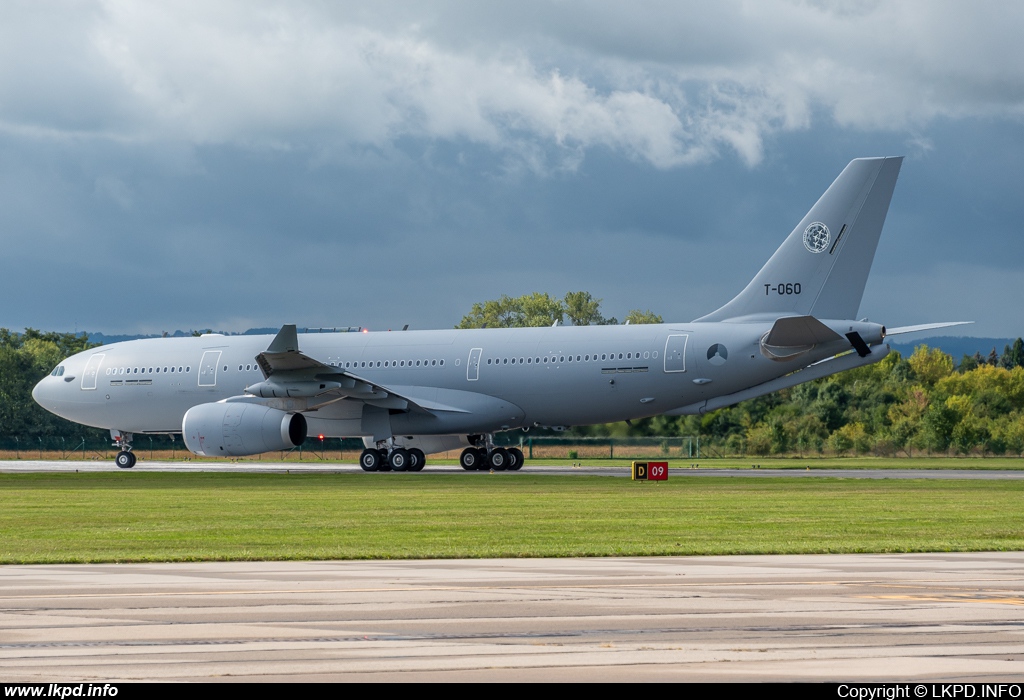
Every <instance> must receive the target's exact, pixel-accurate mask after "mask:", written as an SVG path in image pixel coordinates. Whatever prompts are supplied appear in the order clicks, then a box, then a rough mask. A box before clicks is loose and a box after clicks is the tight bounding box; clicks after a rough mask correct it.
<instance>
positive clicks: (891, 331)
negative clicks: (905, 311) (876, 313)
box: [885, 321, 974, 336]
mask: <svg viewBox="0 0 1024 700" xmlns="http://www.w3.org/2000/svg"><path fill="white" fill-rule="evenodd" d="M969 323H974V321H946V322H945V323H922V324H920V325H918V326H900V327H899V328H886V329H885V334H886V335H887V336H889V335H902V334H904V333H916V332H918V331H933V330H935V329H936V328H950V327H952V326H966V325H967V324H969Z"/></svg>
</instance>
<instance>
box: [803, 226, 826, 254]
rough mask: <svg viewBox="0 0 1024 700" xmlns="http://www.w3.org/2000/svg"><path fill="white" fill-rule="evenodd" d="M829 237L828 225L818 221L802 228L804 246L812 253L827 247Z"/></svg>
mask: <svg viewBox="0 0 1024 700" xmlns="http://www.w3.org/2000/svg"><path fill="white" fill-rule="evenodd" d="M829 238H831V236H830V235H829V232H828V226H826V225H825V224H823V223H821V222H820V221H815V222H814V223H813V224H811V225H810V226H808V227H807V228H805V229H804V248H806V249H807V250H809V251H811V252H812V253H820V252H821V251H823V250H825V248H827V247H828V241H829Z"/></svg>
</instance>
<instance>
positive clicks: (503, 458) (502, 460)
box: [487, 447, 509, 472]
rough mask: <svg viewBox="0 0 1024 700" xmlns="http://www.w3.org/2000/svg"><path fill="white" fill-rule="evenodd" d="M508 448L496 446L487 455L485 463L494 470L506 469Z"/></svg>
mask: <svg viewBox="0 0 1024 700" xmlns="http://www.w3.org/2000/svg"><path fill="white" fill-rule="evenodd" d="M508 462H509V459H508V450H506V449H505V448H504V447H497V448H495V449H493V450H491V452H490V454H488V455H487V464H488V466H490V468H491V469H493V470H494V471H496V472H503V471H505V470H506V469H508Z"/></svg>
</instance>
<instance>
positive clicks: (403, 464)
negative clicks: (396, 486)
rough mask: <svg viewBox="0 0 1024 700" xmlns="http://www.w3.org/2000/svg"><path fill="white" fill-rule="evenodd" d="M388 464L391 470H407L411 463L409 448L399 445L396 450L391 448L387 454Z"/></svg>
mask: <svg viewBox="0 0 1024 700" xmlns="http://www.w3.org/2000/svg"><path fill="white" fill-rule="evenodd" d="M388 464H389V465H390V466H391V470H392V471H396V472H404V471H409V467H410V465H411V461H410V458H409V450H407V449H405V448H402V447H399V448H398V449H396V450H391V454H389V455H388Z"/></svg>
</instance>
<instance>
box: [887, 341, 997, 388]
mask: <svg viewBox="0 0 1024 700" xmlns="http://www.w3.org/2000/svg"><path fill="white" fill-rule="evenodd" d="M992 351H993V352H995V349H994V348H993V350H992ZM907 362H909V363H910V367H911V369H913V370H914V374H915V375H917V378H918V379H920V380H921V381H922V382H923V383H924V384H925V385H926V386H932V385H934V384H935V382H937V381H939V380H940V379H942V378H943V377H948V376H949V375H950V374H952V373H953V358H952V357H950V356H949V355H947V354H946V353H944V352H942V351H941V350H939V349H938V348H929V347H928V346H927V345H918V346H917V347H916V348H914V354H913V355H911V356H910V358H909V359H908V360H907Z"/></svg>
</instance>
